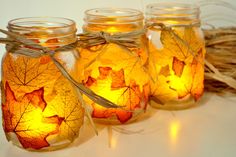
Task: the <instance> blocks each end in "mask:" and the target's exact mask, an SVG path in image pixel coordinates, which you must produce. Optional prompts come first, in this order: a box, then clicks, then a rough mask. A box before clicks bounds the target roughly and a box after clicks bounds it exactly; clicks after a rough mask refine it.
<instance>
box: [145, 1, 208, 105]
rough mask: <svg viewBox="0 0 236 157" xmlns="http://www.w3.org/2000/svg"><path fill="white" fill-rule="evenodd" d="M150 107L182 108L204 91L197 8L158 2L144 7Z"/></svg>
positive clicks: (202, 55) (202, 38) (201, 41)
mask: <svg viewBox="0 0 236 157" xmlns="http://www.w3.org/2000/svg"><path fill="white" fill-rule="evenodd" d="M146 22H147V23H148V24H153V23H154V24H160V23H161V24H162V25H164V27H162V26H161V25H160V27H158V26H153V27H150V28H149V29H148V32H147V36H148V38H149V44H148V45H149V52H150V56H149V58H150V62H149V71H150V74H151V75H152V78H153V81H151V95H152V97H151V99H152V101H151V105H152V106H154V107H157V108H161V109H183V108H188V107H191V106H193V105H194V104H195V101H197V100H198V99H199V98H200V97H201V96H202V94H203V91H204V84H203V83H204V55H205V46H204V37H203V34H202V32H201V29H200V27H199V25H200V20H199V8H198V7H196V6H191V5H188V4H178V3H176V4H175V3H174V4H170V3H160V4H151V5H148V7H147V21H146Z"/></svg>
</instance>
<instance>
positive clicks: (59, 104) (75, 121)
mask: <svg viewBox="0 0 236 157" xmlns="http://www.w3.org/2000/svg"><path fill="white" fill-rule="evenodd" d="M53 91H54V92H55V93H56V96H55V98H54V99H53V100H51V101H49V102H48V106H47V108H46V109H45V111H44V113H45V115H48V116H51V115H58V116H60V117H64V119H63V121H62V123H61V125H60V127H59V132H60V133H59V134H58V136H57V138H56V139H54V141H55V140H56V141H60V142H62V141H66V140H69V141H73V140H74V139H75V138H76V137H77V136H78V135H79V133H80V128H81V126H82V125H83V122H84V109H83V107H82V105H81V104H80V102H79V99H78V97H77V93H76V91H75V89H74V87H73V86H72V85H71V83H70V82H69V81H68V80H67V79H66V78H64V77H63V76H61V77H59V79H58V80H57V81H56V82H55V85H54V89H53Z"/></svg>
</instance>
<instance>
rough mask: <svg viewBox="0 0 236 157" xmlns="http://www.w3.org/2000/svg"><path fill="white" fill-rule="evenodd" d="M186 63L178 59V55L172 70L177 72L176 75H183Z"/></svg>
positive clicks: (174, 59)
mask: <svg viewBox="0 0 236 157" xmlns="http://www.w3.org/2000/svg"><path fill="white" fill-rule="evenodd" d="M184 66H185V63H184V62H183V61H180V60H178V59H177V58H176V57H174V58H173V63H172V70H173V71H174V72H175V75H176V76H178V77H181V75H182V73H183V70H184Z"/></svg>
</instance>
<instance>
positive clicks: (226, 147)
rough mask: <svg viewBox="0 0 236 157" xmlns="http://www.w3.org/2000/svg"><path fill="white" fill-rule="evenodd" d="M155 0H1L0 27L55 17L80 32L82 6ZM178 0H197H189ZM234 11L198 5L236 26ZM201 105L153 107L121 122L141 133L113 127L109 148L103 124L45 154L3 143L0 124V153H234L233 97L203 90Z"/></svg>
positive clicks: (140, 5)
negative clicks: (138, 118) (128, 121)
mask: <svg viewBox="0 0 236 157" xmlns="http://www.w3.org/2000/svg"><path fill="white" fill-rule="evenodd" d="M176 1H177V0H176ZM154 2H160V1H158V0H0V28H4V29H5V28H6V25H7V22H8V21H9V20H11V19H14V18H19V17H29V16H57V17H67V18H71V19H73V20H75V21H76V23H77V26H78V29H79V31H81V26H82V24H83V12H84V11H85V10H86V9H89V8H96V7H126V8H136V9H140V10H142V11H144V8H145V5H146V4H148V3H154ZM181 2H196V3H198V1H188V0H185V1H181ZM205 2H206V1H205ZM208 2H211V1H208ZM218 2H219V1H218ZM225 2H228V3H231V5H230V6H231V7H232V8H235V7H236V0H226V1H225ZM235 14H236V12H235V11H233V9H232V10H228V9H225V8H224V7H221V6H216V5H213V6H207V7H203V8H202V15H203V16H205V17H208V18H211V19H213V21H211V23H212V24H214V25H216V26H225V25H234V26H236V25H235V22H236V18H235ZM215 15H217V16H218V17H215ZM222 18H224V20H222ZM0 36H2V35H0ZM3 54H4V46H2V45H1V46H0V57H1V56H2V55H3ZM200 104H201V105H199V107H196V108H193V109H189V110H184V111H178V112H177V111H175V112H169V111H155V113H154V115H153V116H152V117H151V118H149V119H146V120H144V121H142V122H140V123H136V124H132V125H128V126H125V128H126V129H130V130H132V131H135V130H140V129H141V130H142V129H144V131H142V132H141V133H138V134H132V135H125V134H120V133H117V132H113V133H114V134H113V142H112V145H111V148H109V147H108V136H107V129H106V128H101V129H100V132H99V136H97V137H93V138H89V139H83V141H82V142H76V143H75V144H74V145H73V146H71V147H69V148H67V149H64V150H60V151H56V152H47V153H35V152H34V153H33V152H26V151H24V150H21V149H19V148H16V147H14V146H12V145H11V143H8V142H7V141H6V139H5V137H4V133H3V131H2V128H1V126H0V157H28V156H34V157H66V156H68V157H95V156H98V157H100V156H101V157H108V156H109V157H112V156H116V157H121V156H123V157H131V156H135V157H143V156H145V157H151V156H159V157H169V156H179V157H211V156H214V157H235V156H236V122H235V121H236V98H235V97H231V98H223V97H219V96H216V95H209V94H207V95H205V96H204V99H202V101H201V102H200ZM173 131H174V134H173V133H172V132H173ZM88 133H89V132H88ZM89 134H91V131H90V133H89Z"/></svg>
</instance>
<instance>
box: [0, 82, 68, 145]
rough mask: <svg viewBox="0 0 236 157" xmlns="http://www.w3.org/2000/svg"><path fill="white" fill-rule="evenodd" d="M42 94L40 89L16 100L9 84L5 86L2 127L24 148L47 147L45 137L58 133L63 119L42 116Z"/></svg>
mask: <svg viewBox="0 0 236 157" xmlns="http://www.w3.org/2000/svg"><path fill="white" fill-rule="evenodd" d="M43 94H44V89H43V88H40V89H38V90H34V91H32V92H30V93H26V94H25V95H24V96H23V97H22V98H21V99H16V97H15V94H14V92H13V91H12V89H11V87H10V85H9V83H8V82H6V84H5V102H3V105H2V111H3V119H4V121H3V127H4V130H5V132H6V133H15V134H16V136H17V138H18V140H19V142H20V143H21V145H22V146H23V147H24V148H32V149H41V148H43V147H48V146H49V143H48V141H47V137H49V136H50V135H54V134H57V133H58V131H59V126H60V125H61V122H62V121H63V119H64V118H62V117H59V116H58V115H53V116H50V117H45V116H44V114H43V112H44V110H45V108H46V106H47V104H46V102H45V100H44V97H43ZM7 136H10V135H7Z"/></svg>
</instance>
